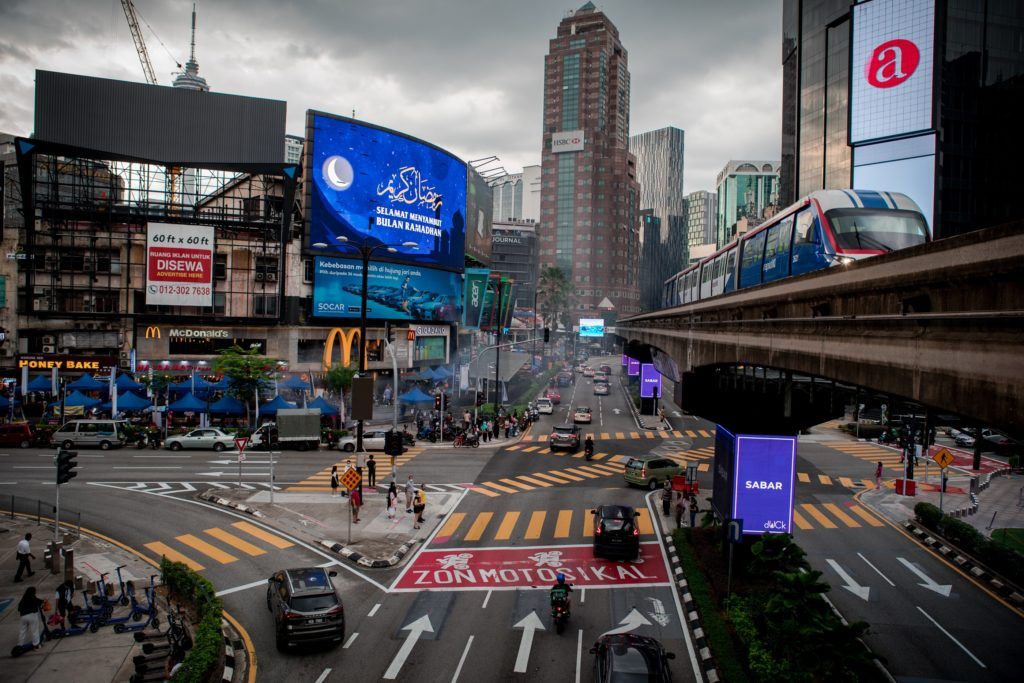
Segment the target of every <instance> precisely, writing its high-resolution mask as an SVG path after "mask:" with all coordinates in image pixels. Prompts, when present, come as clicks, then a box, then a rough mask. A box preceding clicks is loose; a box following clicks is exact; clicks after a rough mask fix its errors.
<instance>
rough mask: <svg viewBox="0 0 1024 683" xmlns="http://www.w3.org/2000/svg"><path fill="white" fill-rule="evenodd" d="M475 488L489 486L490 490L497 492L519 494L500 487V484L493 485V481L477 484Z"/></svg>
mask: <svg viewBox="0 0 1024 683" xmlns="http://www.w3.org/2000/svg"><path fill="white" fill-rule="evenodd" d="M477 486H490V487H491V488H492V489H497V490H498V491H501V492H502V493H519V491H518V490H516V489H510V488H509V487H507V486H502V485H501V484H495V483H494V482H493V481H482V482H480V483H479V484H477Z"/></svg>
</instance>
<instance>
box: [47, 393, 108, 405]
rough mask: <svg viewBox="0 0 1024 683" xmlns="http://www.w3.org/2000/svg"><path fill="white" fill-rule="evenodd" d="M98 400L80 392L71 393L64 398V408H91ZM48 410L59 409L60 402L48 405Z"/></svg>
mask: <svg viewBox="0 0 1024 683" xmlns="http://www.w3.org/2000/svg"><path fill="white" fill-rule="evenodd" d="M99 402H100V400H99V399H98V398H90V397H88V396H86V395H85V394H83V393H82V392H80V391H73V392H71V393H70V394H68V395H67V396H65V397H64V406H65V407H69V408H74V407H75V406H82V407H83V408H92V407H93V406H95V405H98V404H99ZM49 407H50V408H60V401H54V402H53V403H51V404H50V405H49Z"/></svg>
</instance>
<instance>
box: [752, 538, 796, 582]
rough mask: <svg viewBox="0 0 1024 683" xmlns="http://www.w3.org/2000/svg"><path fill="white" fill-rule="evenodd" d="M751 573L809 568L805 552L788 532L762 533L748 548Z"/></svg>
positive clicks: (769, 572)
mask: <svg viewBox="0 0 1024 683" xmlns="http://www.w3.org/2000/svg"><path fill="white" fill-rule="evenodd" d="M750 554H751V558H750V565H749V566H748V570H749V571H750V572H751V573H752V574H759V575H769V574H771V573H772V572H777V571H779V572H795V571H799V570H801V569H810V568H811V565H810V564H808V562H807V553H805V552H804V550H803V548H801V547H800V546H798V545H797V544H796V543H794V542H793V537H792V536H790V535H789V534H764V535H762V536H761V538H760V539H759V540H758V541H757V543H755V544H754V545H752V546H751V548H750Z"/></svg>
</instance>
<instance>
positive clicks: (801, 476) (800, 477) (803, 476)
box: [796, 472, 811, 484]
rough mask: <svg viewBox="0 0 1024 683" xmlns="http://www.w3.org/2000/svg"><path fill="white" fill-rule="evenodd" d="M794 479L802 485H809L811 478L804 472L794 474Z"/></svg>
mask: <svg viewBox="0 0 1024 683" xmlns="http://www.w3.org/2000/svg"><path fill="white" fill-rule="evenodd" d="M796 478H797V479H798V480H799V481H801V482H803V483H804V484H810V483H811V476H810V475H809V474H807V473H806V472H797V473H796Z"/></svg>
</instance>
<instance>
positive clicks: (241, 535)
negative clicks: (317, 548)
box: [144, 522, 294, 572]
mask: <svg viewBox="0 0 1024 683" xmlns="http://www.w3.org/2000/svg"><path fill="white" fill-rule="evenodd" d="M144 545H145V547H146V548H148V549H149V550H150V551H151V552H153V553H154V554H155V555H156V557H157V558H159V557H166V558H167V559H169V560H172V561H174V562H181V563H182V564H185V565H186V566H188V567H189V568H191V569H193V570H195V571H197V572H198V571H202V570H203V569H205V568H206V566H205V565H204V564H203V562H207V563H208V562H210V561H211V560H212V561H213V562H216V563H217V564H231V563H232V562H237V561H238V560H239V559H240V558H241V556H249V557H258V556H260V555H265V554H267V552H272V551H273V550H284V549H286V548H290V547H292V546H293V545H294V543H292V542H291V541H289V540H287V539H285V538H284V537H282V536H279V535H277V534H275V533H273V532H270V531H267V530H266V529H264V528H262V527H259V526H256V525H255V524H252V523H251V522H235V523H233V524H231V525H230V526H229V527H227V528H225V527H211V528H209V529H204V530H203V531H202V533H201V534H200V533H195V534H180V535H178V536H175V537H174V539H173V540H171V539H166V540H158V541H151V542H149V543H145V544H144Z"/></svg>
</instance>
